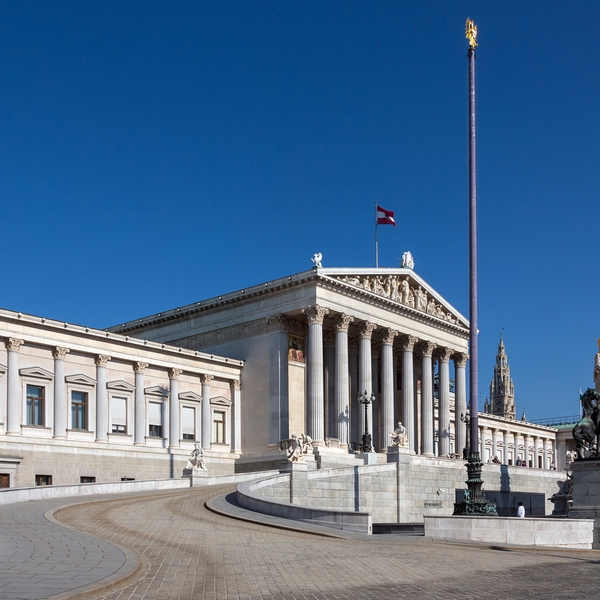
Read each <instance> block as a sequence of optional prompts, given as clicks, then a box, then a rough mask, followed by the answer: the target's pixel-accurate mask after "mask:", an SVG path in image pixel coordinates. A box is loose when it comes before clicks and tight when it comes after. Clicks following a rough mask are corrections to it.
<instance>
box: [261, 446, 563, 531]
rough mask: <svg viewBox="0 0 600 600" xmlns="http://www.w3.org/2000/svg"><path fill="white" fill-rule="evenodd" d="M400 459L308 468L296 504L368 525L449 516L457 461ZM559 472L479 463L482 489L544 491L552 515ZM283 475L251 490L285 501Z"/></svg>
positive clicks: (460, 472) (461, 480) (459, 474)
mask: <svg viewBox="0 0 600 600" xmlns="http://www.w3.org/2000/svg"><path fill="white" fill-rule="evenodd" d="M405 459H406V462H405V463H388V464H383V465H369V466H361V467H349V468H338V469H323V470H317V471H309V472H308V492H307V493H306V497H305V498H304V499H303V500H302V501H299V500H297V501H296V502H295V503H296V504H302V505H303V506H307V507H319V508H329V509H339V510H356V511H368V512H370V513H371V514H372V515H373V522H374V523H387V522H401V523H411V522H422V521H423V517H424V516H426V515H427V516H446V515H451V514H452V512H453V510H454V501H455V490H457V489H465V488H466V484H465V481H466V479H467V471H466V468H465V466H464V464H463V461H456V460H449V459H442V458H428V457H424V456H406V457H405ZM564 478H565V474H564V473H562V472H559V471H547V470H542V469H525V468H522V467H507V466H501V465H491V464H490V465H484V468H483V480H484V490H485V489H488V490H494V491H504V492H528V493H540V494H544V497H545V498H546V506H545V511H546V514H547V515H549V514H551V513H552V509H553V505H552V503H551V502H550V501H549V498H550V497H551V496H552V494H554V493H555V492H556V491H558V486H557V485H556V482H557V481H559V480H561V479H564ZM289 485H290V484H289V479H287V480H286V481H285V482H284V481H282V480H281V479H279V480H278V481H277V484H276V485H272V486H268V485H265V486H263V487H261V488H260V489H257V490H256V493H257V494H259V495H261V496H265V497H269V498H273V499H275V500H278V501H280V502H289V498H290V488H289Z"/></svg>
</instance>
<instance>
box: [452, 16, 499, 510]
mask: <svg viewBox="0 0 600 600" xmlns="http://www.w3.org/2000/svg"><path fill="white" fill-rule="evenodd" d="M465 37H466V38H467V39H468V40H469V51H468V52H467V58H468V59H469V263H470V286H469V287H470V294H469V324H470V335H469V353H470V355H471V363H470V365H469V376H470V389H469V392H470V398H469V409H470V419H469V421H470V422H469V425H470V429H471V432H470V433H471V435H470V436H469V437H470V443H468V444H467V446H468V448H469V456H468V458H467V473H468V480H467V487H468V489H467V490H466V491H465V499H464V501H463V502H457V503H456V504H455V505H454V514H455V515H469V514H470V515H489V516H497V515H498V513H497V512H496V505H495V504H494V503H492V502H488V501H487V500H486V498H485V494H484V493H483V490H482V489H481V487H482V485H483V480H482V479H481V467H482V462H481V457H480V455H479V424H478V415H479V407H478V406H477V399H478V398H479V390H478V373H477V369H478V364H477V363H478V361H477V357H478V346H477V334H478V333H479V330H478V328H477V168H476V164H477V161H476V152H475V141H476V137H475V48H476V47H477V27H476V26H475V23H473V21H471V19H467V24H466V30H465Z"/></svg>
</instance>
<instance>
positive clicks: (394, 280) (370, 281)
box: [337, 275, 457, 323]
mask: <svg viewBox="0 0 600 600" xmlns="http://www.w3.org/2000/svg"><path fill="white" fill-rule="evenodd" d="M337 279H338V281H343V282H344V283H348V284H350V285H354V286H356V287H358V288H361V289H363V290H365V291H367V292H371V293H373V294H377V295H378V296H382V297H383V298H388V299H389V300H391V301H392V302H398V303H399V304H403V305H404V306H408V307H410V308H414V309H416V310H419V311H421V312H424V313H426V314H428V315H432V316H434V317H437V318H438V319H443V320H444V321H448V322H449V323H456V322H457V319H456V318H455V317H454V315H453V314H452V313H451V312H450V311H448V310H445V309H444V307H443V306H442V305H441V304H440V303H439V302H437V301H436V300H435V299H434V298H430V297H429V295H428V294H427V291H426V290H424V289H423V288H422V287H421V286H420V285H419V286H417V287H414V286H411V284H410V280H409V278H408V276H404V277H402V276H399V275H387V276H386V275H363V276H360V277H359V276H348V275H345V276H343V277H338V278H337Z"/></svg>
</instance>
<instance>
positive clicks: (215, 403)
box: [210, 396, 233, 406]
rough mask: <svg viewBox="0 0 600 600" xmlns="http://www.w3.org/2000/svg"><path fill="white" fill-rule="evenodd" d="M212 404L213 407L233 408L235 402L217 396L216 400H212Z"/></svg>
mask: <svg viewBox="0 0 600 600" xmlns="http://www.w3.org/2000/svg"><path fill="white" fill-rule="evenodd" d="M210 404H211V406H231V405H232V404H233V402H231V400H228V399H227V398H225V397H224V396H215V397H214V398H211V399H210Z"/></svg>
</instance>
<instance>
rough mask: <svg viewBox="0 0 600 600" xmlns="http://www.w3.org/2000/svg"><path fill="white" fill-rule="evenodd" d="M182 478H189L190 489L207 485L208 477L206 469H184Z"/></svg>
mask: <svg viewBox="0 0 600 600" xmlns="http://www.w3.org/2000/svg"><path fill="white" fill-rule="evenodd" d="M183 477H189V478H190V487H198V486H201V485H206V484H207V481H208V477H209V475H208V471H207V470H206V469H184V470H183Z"/></svg>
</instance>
